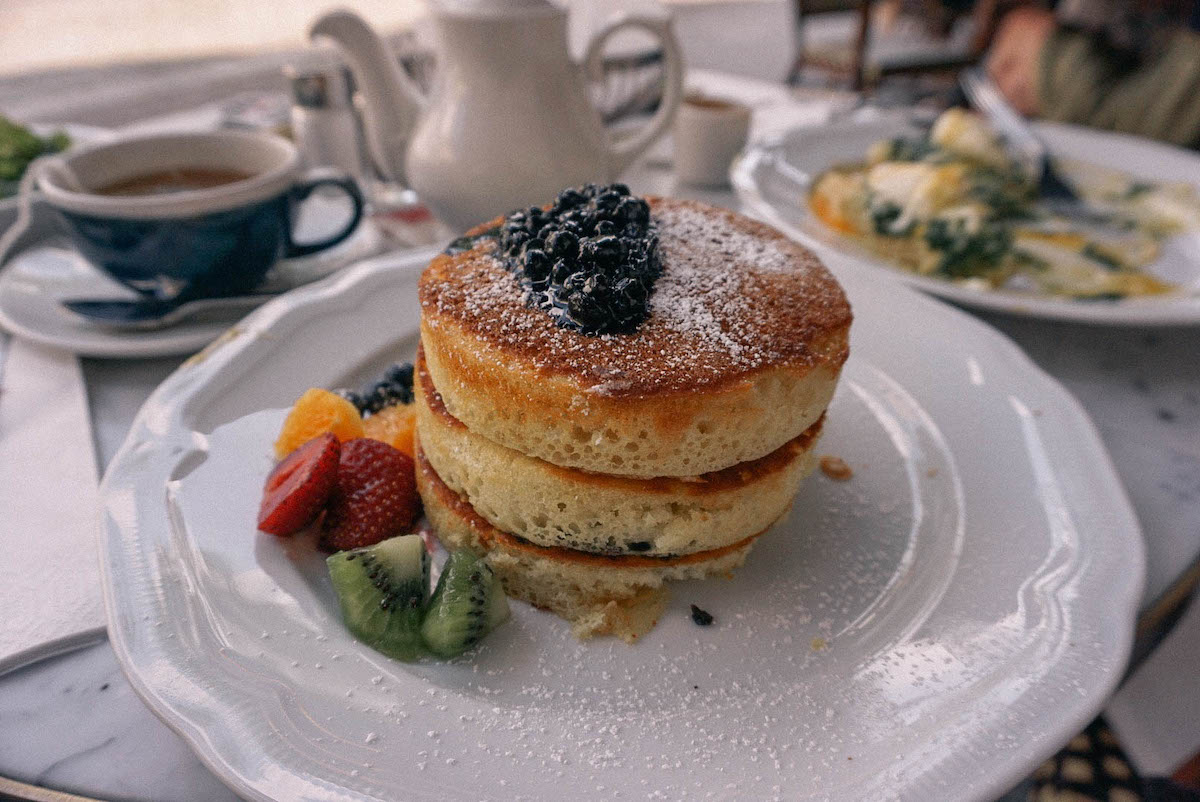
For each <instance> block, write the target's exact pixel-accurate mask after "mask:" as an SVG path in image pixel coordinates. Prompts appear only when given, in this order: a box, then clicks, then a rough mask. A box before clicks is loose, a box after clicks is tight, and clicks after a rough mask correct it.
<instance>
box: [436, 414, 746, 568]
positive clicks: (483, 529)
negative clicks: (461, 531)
mask: <svg viewBox="0 0 1200 802" xmlns="http://www.w3.org/2000/svg"><path fill="white" fill-rule="evenodd" d="M416 455H417V459H416V462H417V470H418V471H420V472H421V476H422V478H423V479H424V480H425V482H426V483H427V485H428V487H429V488H430V489H431V490H432V491H433V492H434V493H436V494H437V498H438V501H440V502H441V504H442V505H443V506H444V507H446V508H448V509H450V510H451V511H452V512H454V514H455V515H457V516H458V517H459V518H462V519H463V520H464V521H466V522H467V523H468V524H469V525H470V526H471V528H472V529H474V530H475V532H476V533H477V534H478V536H479V540H480V542H482V543H484V544H485V545H487V546H489V547H490V546H491V544H492V543H500V544H503V545H504V547H505V548H506V549H511V550H517V551H525V552H528V553H530V554H536V555H539V556H541V557H545V558H549V559H554V560H565V561H568V562H573V563H578V564H581V565H593V566H596V567H603V568H660V567H663V566H668V565H684V564H687V563H698V562H705V561H708V560H713V559H716V558H717V557H721V556H723V555H725V554H729V553H730V552H733V551H737V550H738V549H743V548H745V547H746V546H748V545H749V544H750V543H752V542H754V540H756V539H757V538H759V537H760V536H761V535H762V534H763V532H758V533H757V534H753V535H750V536H749V537H747V538H743V539H742V540H739V541H737V542H736V543H731V544H729V545H727V546H722V547H721V548H718V549H709V550H708V551H697V552H693V553H691V554H679V555H662V556H643V555H638V554H621V555H607V554H593V553H591V552H586V551H576V550H575V549H566V548H562V547H559V546H539V545H538V544H536V543H530V542H529V541H528V540H525V539H524V538H519V537H517V536H516V535H511V534H509V533H508V532H503V531H501V530H499V529H497V528H496V527H494V526H492V525H491V524H490V523H488V522H487V521H486V520H484V518H483V517H482V516H481V515H480V514H479V513H477V512H476V511H475V508H474V507H472V506H471V502H469V501H467V500H466V499H465V498H463V497H462V496H460V495H459V494H458V493H455V492H454V491H453V490H452V489H450V487H449V486H448V485H447V484H446V483H445V482H443V481H442V477H440V476H438V475H437V471H435V470H434V469H433V466H432V465H430V464H429V460H427V459H426V458H425V454H424V453H423V452H422V451H421V445H420V439H419V437H418V442H417V443H416Z"/></svg>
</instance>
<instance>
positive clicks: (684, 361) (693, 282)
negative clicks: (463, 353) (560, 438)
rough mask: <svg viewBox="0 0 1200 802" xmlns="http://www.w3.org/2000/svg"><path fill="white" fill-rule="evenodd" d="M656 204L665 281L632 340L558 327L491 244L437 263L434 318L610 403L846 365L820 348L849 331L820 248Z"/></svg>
mask: <svg viewBox="0 0 1200 802" xmlns="http://www.w3.org/2000/svg"><path fill="white" fill-rule="evenodd" d="M648 200H649V203H650V208H651V215H652V218H653V220H654V222H655V223H657V224H658V229H659V234H660V237H661V240H660V242H661V245H660V247H661V252H662V257H663V274H662V276H661V277H660V278H659V279H658V281H657V283H656V284H655V285H654V291H653V293H652V294H651V301H650V304H651V314H650V317H649V318H648V319H647V320H646V321H645V322H644V323H643V324H642V325H641V326H640V327H639V328H638V329H637V330H636V331H635V332H634V333H632V334H615V335H601V336H589V335H585V334H580V333H579V332H576V331H571V330H569V329H564V328H560V327H559V326H557V325H555V323H554V320H553V319H552V318H551V317H550V316H549V315H548V314H546V313H545V312H543V311H541V310H538V309H533V308H530V307H528V306H526V305H525V300H524V293H523V291H522V289H521V288H520V286H519V285H518V284H517V281H516V278H515V277H514V276H513V275H512V274H510V273H509V272H508V271H506V270H505V269H504V267H503V265H502V264H501V263H500V261H499V260H498V259H496V258H495V257H494V253H495V251H496V244H495V242H494V241H492V240H484V241H483V242H482V243H481V244H479V245H477V246H476V247H475V248H474V249H473V250H470V251H466V252H464V253H459V254H455V255H441V256H439V257H437V258H436V259H434V260H433V263H432V264H431V265H430V266H429V268H428V270H426V272H425V275H424V276H423V277H422V279H421V284H420V300H421V308H422V311H423V313H424V315H425V317H426V319H427V320H429V321H430V322H431V323H434V322H440V321H453V322H454V323H455V324H457V325H458V326H459V327H461V328H462V329H463V330H464V331H465V332H468V333H469V334H470V335H471V336H472V337H473V338H476V339H478V340H479V341H481V342H482V343H486V344H487V345H489V346H490V347H491V348H493V349H496V350H497V351H499V352H502V353H503V354H504V355H505V356H506V357H507V358H510V359H512V360H513V361H515V362H521V363H525V364H528V365H530V366H531V367H533V368H535V369H537V370H538V371H539V372H542V373H550V374H557V375H563V376H568V377H570V378H571V379H572V380H573V381H575V382H576V383H577V384H579V386H580V387H581V388H583V389H585V390H587V391H589V392H593V393H601V394H604V395H609V396H613V397H620V396H648V395H655V394H659V393H672V392H681V391H688V390H696V389H709V388H713V387H716V386H719V385H722V384H726V383H729V382H732V381H736V380H738V379H739V378H740V377H742V376H745V375H746V374H749V373H753V372H755V371H758V370H761V369H763V368H769V367H772V366H778V365H805V366H811V365H815V364H819V363H822V362H826V361H828V360H829V359H831V358H834V359H836V358H837V357H838V356H839V355H838V354H826V353H823V349H821V348H820V345H821V344H822V342H823V341H824V340H826V339H827V338H828V337H829V336H830V335H831V334H834V333H836V332H838V331H841V330H843V329H845V328H846V327H847V326H848V325H849V323H850V319H851V316H850V305H849V303H847V301H846V297H845V295H844V294H843V293H842V289H841V287H840V286H839V285H838V283H837V282H836V281H835V280H834V279H833V277H832V276H831V275H830V274H829V272H828V271H827V270H826V269H825V268H824V266H822V265H821V263H820V261H818V259H817V257H816V256H815V255H813V253H812V252H811V251H809V250H807V249H806V248H804V247H802V246H801V245H799V244H797V243H794V242H792V241H791V240H788V239H787V238H786V237H784V236H783V235H782V234H780V233H779V232H778V231H776V230H774V229H772V228H770V227H769V226H766V225H764V224H762V223H758V222H755V221H753V220H750V219H749V218H746V217H743V216H741V215H738V214H735V213H733V212H729V211H726V210H723V209H716V208H713V207H710V206H705V205H703V204H700V203H695V202H691V201H680V200H673V199H668V198H649V199H648ZM498 222H499V221H498V220H496V221H492V222H491V223H487V224H485V225H483V226H480V227H478V228H477V229H475V230H474V231H473V232H472V233H479V232H482V231H486V230H487V229H489V228H492V227H494V226H495V225H497V224H498ZM840 356H841V358H842V359H844V358H845V354H844V353H843V354H841V355H840Z"/></svg>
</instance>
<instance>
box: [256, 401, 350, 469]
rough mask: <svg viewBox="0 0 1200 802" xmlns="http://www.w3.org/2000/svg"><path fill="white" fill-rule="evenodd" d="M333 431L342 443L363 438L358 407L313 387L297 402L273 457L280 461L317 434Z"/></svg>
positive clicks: (280, 434) (285, 424)
mask: <svg viewBox="0 0 1200 802" xmlns="http://www.w3.org/2000/svg"><path fill="white" fill-rule="evenodd" d="M326 432H332V433H333V435H334V436H335V437H337V439H338V440H341V441H343V442H345V441H346V440H352V439H354V438H355V437H362V436H363V421H362V416H361V415H359V414H358V408H357V407H355V406H354V404H351V403H350V402H349V401H347V400H346V399H344V398H342V397H341V396H340V395H338V394H337V393H331V392H329V391H328V390H322V389H321V388H320V387H313V388H311V389H310V390H307V391H305V393H304V395H302V396H300V398H299V399H298V400H297V401H296V405H295V406H293V407H292V411H291V412H289V413H288V416H287V419H286V420H285V421H284V422H283V430H282V431H281V432H280V433H279V439H278V440H276V441H275V457H276V458H277V459H283V458H284V457H286V456H287V455H288V454H290V453H292V452H293V451H295V450H296V449H297V448H299V447H300V446H302V445H304V444H305V443H307V442H308V441H309V440H311V439H313V438H314V437H317V436H318V435H322V434H325V433H326Z"/></svg>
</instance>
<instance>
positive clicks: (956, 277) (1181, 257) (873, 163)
mask: <svg viewBox="0 0 1200 802" xmlns="http://www.w3.org/2000/svg"><path fill="white" fill-rule="evenodd" d="M1036 129H1037V132H1038V134H1039V135H1040V136H1041V138H1042V139H1043V141H1044V142H1046V144H1047V146H1048V148H1049V150H1050V153H1051V156H1052V158H1053V160H1054V165H1055V168H1056V170H1057V171H1058V172H1059V173H1061V174H1062V175H1063V177H1064V178H1065V179H1066V180H1067V182H1068V183H1069V184H1070V185H1071V186H1072V187H1074V188H1075V189H1076V191H1077V192H1078V194H1079V195H1080V197H1081V199H1082V201H1083V204H1082V205H1081V206H1080V207H1078V208H1064V207H1063V206H1062V205H1056V204H1053V203H1051V202H1048V201H1047V200H1046V199H1044V198H1041V197H1040V196H1039V194H1038V189H1037V184H1036V182H1035V181H1034V180H1033V179H1032V178H1031V175H1030V171H1029V170H1028V169H1027V168H1025V167H1023V166H1022V164H1021V163H1020V162H1018V161H1016V160H1015V159H1014V158H1013V157H1012V155H1011V154H1010V152H1009V151H1007V150H1006V149H1005V147H1004V142H1003V140H1002V139H1001V138H1000V137H999V136H997V135H996V134H995V133H994V132H993V131H992V130H991V129H990V128H989V127H988V125H987V122H986V121H985V120H984V119H983V118H982V117H980V116H978V115H976V114H974V113H972V112H969V111H966V110H963V109H957V108H954V109H949V110H947V111H945V112H943V113H942V114H941V115H940V116H938V117H937V118H936V119H935V120H934V121H933V122H932V124H931V125H928V126H922V125H917V124H914V123H913V122H911V121H910V120H908V119H903V118H900V117H888V118H876V119H874V120H870V121H846V122H842V123H837V124H834V125H830V126H826V127H822V128H819V129H818V128H813V129H796V130H792V131H789V132H787V133H786V134H783V135H782V136H780V137H778V138H775V139H773V140H771V141H768V142H765V143H762V144H760V145H757V146H753V147H751V148H750V149H749V150H748V151H747V152H746V153H745V154H744V155H743V156H742V157H741V159H740V160H739V161H738V163H737V164H736V165H735V166H734V175H733V179H734V185H735V187H736V188H737V190H738V192H739V194H740V196H741V198H742V200H743V201H744V202H745V203H746V204H747V206H748V207H749V208H750V209H751V210H752V211H753V213H755V214H756V215H758V216H760V217H763V218H765V219H767V220H768V221H770V222H772V223H773V224H775V225H776V226H779V227H781V228H784V229H786V230H787V231H788V232H789V233H791V234H793V235H794V236H797V237H798V238H800V239H801V240H802V241H804V242H805V243H806V244H808V245H810V246H812V247H815V248H817V249H818V250H821V249H834V250H837V251H839V252H841V253H842V254H845V255H848V256H849V257H851V259H852V261H853V262H855V263H856V265H857V266H859V267H860V268H863V269H868V270H873V271H880V272H885V273H886V274H887V275H889V276H892V277H896V278H899V279H900V280H901V281H904V282H906V283H908V284H911V285H914V286H916V287H918V288H920V289H922V290H924V291H926V292H929V293H932V294H934V295H938V296H940V297H943V298H946V299H948V300H951V301H954V302H956V303H961V304H965V305H969V306H975V307H980V308H985V309H994V310H998V311H1005V312H1009V313H1016V314H1023V315H1029V316H1036V317H1044V318H1050V319H1058V320H1075V321H1081V322H1090V323H1108V324H1121V325H1188V324H1195V323H1198V322H1200V156H1197V155H1196V154H1193V153H1190V152H1188V151H1185V150H1182V149H1179V148H1174V147H1171V146H1167V145H1162V144H1158V143H1154V142H1150V141H1149V140H1144V139H1140V138H1137V137H1132V136H1128V135H1124V134H1115V133H1109V132H1102V131H1095V130H1090V129H1085V128H1079V127H1074V126H1068V125H1057V124H1049V123H1039V124H1037V125H1036Z"/></svg>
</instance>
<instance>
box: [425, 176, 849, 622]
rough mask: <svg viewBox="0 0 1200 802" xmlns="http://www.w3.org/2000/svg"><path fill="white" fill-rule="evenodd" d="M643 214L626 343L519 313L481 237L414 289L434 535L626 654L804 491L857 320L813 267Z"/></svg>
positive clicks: (706, 215)
mask: <svg viewBox="0 0 1200 802" xmlns="http://www.w3.org/2000/svg"><path fill="white" fill-rule="evenodd" d="M649 201H650V206H651V213H652V219H653V221H654V223H655V224H656V225H657V226H658V230H659V236H660V253H661V257H662V264H663V272H662V275H661V277H660V278H659V279H658V281H657V283H656V284H655V285H654V290H653V293H652V295H651V300H650V316H649V317H648V318H647V320H646V321H645V322H643V323H642V324H641V325H640V326H639V327H638V329H637V330H636V331H635V332H634V333H632V334H618V335H601V336H594V335H586V334H582V333H579V332H576V331H572V330H569V329H565V328H560V327H559V326H557V325H556V324H555V322H554V320H553V319H552V318H551V317H550V315H548V314H547V313H545V312H543V311H541V310H538V309H535V308H530V307H528V306H527V305H526V303H525V298H524V293H523V291H522V289H521V288H520V287H519V285H518V283H517V281H516V279H515V278H514V277H513V275H512V274H510V273H509V272H508V271H506V270H505V268H504V265H503V263H502V262H501V261H500V260H499V259H498V258H497V257H496V244H495V241H494V240H492V239H490V238H486V237H483V238H480V239H478V240H477V242H476V244H475V246H474V247H473V248H471V249H470V250H466V251H462V252H458V253H454V254H444V255H441V256H439V257H437V258H436V259H434V261H433V262H432V263H431V264H430V266H429V267H428V268H427V269H426V271H425V274H424V275H423V276H422V278H421V283H420V302H421V309H422V323H421V350H420V353H419V355H418V363H417V373H416V375H417V379H416V382H415V384H416V398H417V408H418V426H417V431H418V448H417V485H418V488H419V490H420V493H421V497H422V499H423V501H424V504H425V510H426V513H427V515H428V516H429V519H430V521H431V523H432V524H433V527H434V529H435V531H436V532H437V534H438V537H439V538H440V539H441V540H442V542H443V543H444V544H445V545H446V546H447V547H450V548H462V547H466V548H471V549H473V550H475V551H477V552H479V553H482V554H487V555H488V559H489V561H490V562H491V564H492V567H493V568H494V569H495V570H496V572H497V574H498V575H499V576H500V578H501V580H502V581H503V583H504V587H505V590H506V591H507V592H508V594H509V595H510V596H513V597H515V598H519V599H524V600H526V601H529V602H531V603H532V604H535V605H537V606H539V607H543V608H546V609H549V610H552V611H554V612H555V613H558V614H559V615H561V616H563V617H564V618H566V619H568V620H569V621H571V622H572V625H573V629H574V631H575V632H576V634H577V635H580V636H581V637H582V636H588V635H593V634H602V633H609V634H615V635H619V636H622V637H624V638H626V639H627V640H631V639H633V638H635V637H637V636H638V635H640V634H642V633H643V632H645V631H646V630H648V629H649V628H650V627H651V626H653V625H654V623H655V621H656V620H657V618H658V615H659V613H660V612H661V611H662V608H663V605H664V603H665V598H666V595H665V592H664V590H663V582H664V581H665V580H669V579H696V578H702V577H707V576H712V575H715V574H722V575H727V574H729V573H730V572H731V571H732V570H733V569H735V568H737V567H738V566H739V565H741V563H742V562H743V561H744V560H745V558H746V553H747V552H748V551H749V549H750V546H751V545H752V544H753V543H754V541H755V540H756V539H757V538H758V537H759V536H760V535H762V534H763V532H765V531H766V530H767V529H768V528H770V526H771V524H773V523H774V522H775V521H776V520H778V519H779V518H780V517H782V516H783V515H784V514H785V513H786V512H787V510H788V508H789V506H790V504H791V500H792V497H793V496H794V494H795V492H796V489H797V487H798V485H799V483H800V481H801V479H803V478H804V476H806V475H807V474H808V473H809V472H810V471H811V470H812V467H813V463H814V453H813V449H814V446H815V443H816V441H817V438H818V437H819V435H820V432H821V424H822V422H823V420H824V414H825V407H826V406H827V404H828V403H829V400H830V398H831V397H832V395H833V391H834V388H835V386H836V383H837V378H838V374H839V372H840V370H841V367H842V364H843V363H844V362H845V360H846V357H847V355H848V336H849V328H850V320H851V315H850V307H849V304H848V303H847V302H846V298H845V296H844V295H843V293H842V291H841V288H840V287H839V286H838V284H837V282H836V281H835V280H834V279H833V277H832V276H831V275H830V274H829V273H828V272H827V271H826V270H825V268H824V267H822V266H821V264H820V263H819V262H818V261H817V259H816V257H815V256H813V255H812V253H810V252H809V251H807V250H806V249H804V248H803V247H801V246H799V245H797V244H795V243H793V242H791V241H789V240H787V239H786V238H784V237H783V236H782V235H781V234H779V233H778V232H776V231H775V230H773V229H771V228H769V227H767V226H764V225H762V224H759V223H756V222H753V221H751V220H748V219H746V218H744V217H741V216H739V215H736V214H733V213H731V212H727V211H724V210H719V209H715V208H711V207H707V206H704V205H701V204H697V203H691V202H685V201H676V200H669V199H659V198H652V199H649ZM495 225H496V221H493V223H489V224H486V225H484V226H481V227H480V228H479V229H476V231H475V232H474V233H476V234H478V233H481V232H484V231H486V230H487V229H489V228H492V227H494V226H495Z"/></svg>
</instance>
